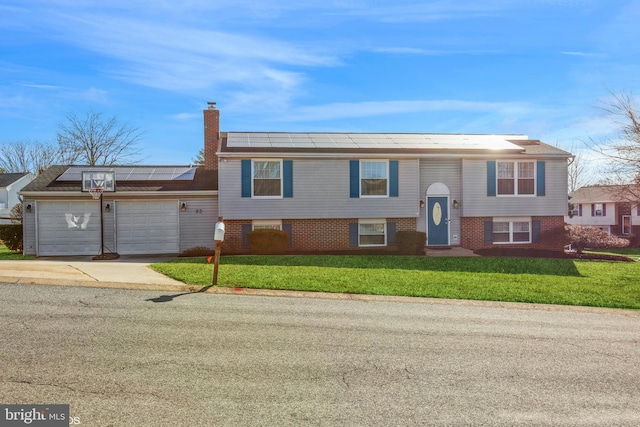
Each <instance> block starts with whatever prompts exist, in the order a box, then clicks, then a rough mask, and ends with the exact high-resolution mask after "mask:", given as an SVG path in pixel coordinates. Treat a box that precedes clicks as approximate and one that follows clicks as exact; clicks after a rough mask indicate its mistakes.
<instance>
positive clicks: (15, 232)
mask: <svg viewBox="0 0 640 427" xmlns="http://www.w3.org/2000/svg"><path fill="white" fill-rule="evenodd" d="M0 240H2V241H3V242H4V244H5V246H6V247H7V248H9V250H11V251H17V252H22V224H0Z"/></svg>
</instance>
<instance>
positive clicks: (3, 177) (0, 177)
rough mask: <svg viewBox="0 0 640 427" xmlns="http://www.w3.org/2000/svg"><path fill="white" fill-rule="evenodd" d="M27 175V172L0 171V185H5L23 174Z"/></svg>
mask: <svg viewBox="0 0 640 427" xmlns="http://www.w3.org/2000/svg"><path fill="white" fill-rule="evenodd" d="M25 175H28V174H27V172H20V173H0V187H2V188H4V187H7V186H9V185H11V184H13V183H14V182H16V181H17V180H19V179H20V178H22V177H23V176H25Z"/></svg>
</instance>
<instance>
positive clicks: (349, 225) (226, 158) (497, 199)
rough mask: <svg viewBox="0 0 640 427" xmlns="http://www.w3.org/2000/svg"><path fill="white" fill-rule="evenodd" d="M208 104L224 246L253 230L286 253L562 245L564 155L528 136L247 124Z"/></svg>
mask: <svg viewBox="0 0 640 427" xmlns="http://www.w3.org/2000/svg"><path fill="white" fill-rule="evenodd" d="M219 114H220V113H219V111H218V110H217V109H216V108H215V104H214V103H210V105H209V109H207V110H205V111H204V121H205V161H206V164H207V165H208V167H210V168H215V167H218V168H219V214H220V215H221V216H222V217H224V221H225V224H226V236H225V242H224V248H225V251H226V252H227V253H229V252H231V253H243V252H247V250H248V241H247V234H248V233H249V232H250V231H251V230H255V229H259V228H265V227H267V228H276V229H282V230H285V231H287V232H288V233H289V236H290V243H289V249H290V250H291V251H301V252H302V251H344V250H358V249H360V248H378V249H380V248H393V247H394V245H395V237H396V233H397V232H398V231H401V230H418V231H423V232H426V234H427V245H428V246H431V247H449V246H462V247H464V248H468V249H479V248H489V247H524V248H540V249H552V250H562V248H563V246H564V243H565V242H564V241H563V237H562V236H563V233H562V231H563V228H564V215H565V214H566V209H567V160H568V159H569V158H570V157H571V154H570V153H568V152H565V151H562V150H560V149H557V148H555V147H552V146H550V145H547V144H544V143H542V142H540V141H536V140H530V139H528V138H527V137H526V136H524V135H434V134H380V133H378V134H371V133H367V134H363V133H245V132H224V133H221V132H220V130H219Z"/></svg>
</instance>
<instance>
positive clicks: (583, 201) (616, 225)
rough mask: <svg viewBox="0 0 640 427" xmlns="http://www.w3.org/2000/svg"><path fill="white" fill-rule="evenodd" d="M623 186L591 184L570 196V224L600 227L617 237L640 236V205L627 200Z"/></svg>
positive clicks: (568, 216)
mask: <svg viewBox="0 0 640 427" xmlns="http://www.w3.org/2000/svg"><path fill="white" fill-rule="evenodd" d="M623 190H624V186H623V185H591V186H586V187H581V188H579V189H577V190H576V191H574V192H573V193H571V194H570V197H571V198H570V200H569V201H570V203H571V204H572V205H573V210H572V212H571V215H567V217H566V222H567V223H568V224H572V225H585V226H589V227H595V228H599V229H601V230H604V231H606V232H607V233H609V234H614V235H616V236H632V235H635V236H637V235H640V203H639V202H633V203H632V202H629V201H627V200H624V196H623V193H622V191H623Z"/></svg>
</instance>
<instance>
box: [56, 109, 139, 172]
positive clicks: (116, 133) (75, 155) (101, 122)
mask: <svg viewBox="0 0 640 427" xmlns="http://www.w3.org/2000/svg"><path fill="white" fill-rule="evenodd" d="M66 118H67V123H65V124H61V125H60V126H59V128H58V133H57V135H56V139H57V141H58V146H59V149H60V151H61V152H62V153H65V154H66V155H68V156H69V159H70V160H71V162H70V163H78V164H80V163H81V164H87V165H114V164H133V163H137V162H138V158H137V156H138V154H139V152H138V150H137V148H136V144H137V142H138V141H139V140H140V137H141V135H142V133H141V132H140V131H139V129H138V128H133V127H130V126H129V125H128V123H120V122H119V121H118V119H117V118H116V117H115V116H114V117H111V118H108V119H105V118H103V116H102V113H96V112H94V111H88V112H87V113H86V114H85V116H84V117H80V116H78V115H77V114H75V113H70V114H68V115H67V116H66Z"/></svg>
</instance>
